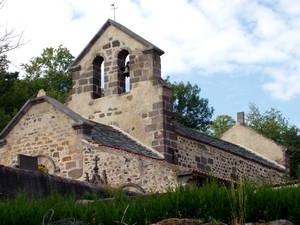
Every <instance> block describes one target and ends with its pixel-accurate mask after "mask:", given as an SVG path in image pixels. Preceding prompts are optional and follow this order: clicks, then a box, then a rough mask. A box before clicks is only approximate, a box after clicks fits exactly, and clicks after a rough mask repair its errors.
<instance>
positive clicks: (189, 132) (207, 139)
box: [173, 122, 285, 171]
mask: <svg viewBox="0 0 300 225" xmlns="http://www.w3.org/2000/svg"><path fill="white" fill-rule="evenodd" d="M173 126H174V129H175V132H177V133H178V134H181V135H182V136H185V137H187V138H191V139H194V140H196V141H200V142H202V143H206V144H209V145H211V146H214V147H216V148H220V149H223V150H225V151H227V152H230V153H233V154H235V155H239V156H242V157H244V158H247V159H249V160H253V161H256V162H259V163H261V164H264V165H266V166H269V167H272V168H274V169H277V170H280V171H284V170H285V169H284V168H283V167H281V166H279V165H278V164H276V163H273V162H271V161H269V160H266V159H264V158H262V157H260V156H259V155H257V154H254V153H253V152H251V151H249V150H247V149H245V148H242V147H240V146H238V145H235V144H232V143H230V142H227V141H224V140H222V139H219V138H214V137H212V136H210V135H207V134H204V133H202V132H199V131H197V130H194V129H192V128H189V127H186V126H184V125H181V124H178V123H176V122H173Z"/></svg>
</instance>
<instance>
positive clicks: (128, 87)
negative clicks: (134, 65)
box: [123, 55, 130, 92]
mask: <svg viewBox="0 0 300 225" xmlns="http://www.w3.org/2000/svg"><path fill="white" fill-rule="evenodd" d="M126 67H127V69H126ZM125 69H126V71H124V72H126V73H127V72H128V76H127V75H126V76H125V92H130V76H129V69H130V67H129V55H127V57H126V58H125ZM125 69H124V70H125ZM123 75H124V73H123Z"/></svg>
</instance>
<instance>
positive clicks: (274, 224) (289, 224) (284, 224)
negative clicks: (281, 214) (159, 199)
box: [269, 220, 294, 225]
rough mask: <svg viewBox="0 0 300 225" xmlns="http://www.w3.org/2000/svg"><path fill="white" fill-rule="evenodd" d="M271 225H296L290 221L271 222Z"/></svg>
mask: <svg viewBox="0 0 300 225" xmlns="http://www.w3.org/2000/svg"><path fill="white" fill-rule="evenodd" d="M269 225H294V224H293V223H292V222H291V221H288V220H275V221H271V222H270V223H269Z"/></svg>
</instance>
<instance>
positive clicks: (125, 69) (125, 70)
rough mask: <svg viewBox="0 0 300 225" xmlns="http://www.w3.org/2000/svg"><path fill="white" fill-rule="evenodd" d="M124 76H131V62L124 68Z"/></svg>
mask: <svg viewBox="0 0 300 225" xmlns="http://www.w3.org/2000/svg"><path fill="white" fill-rule="evenodd" d="M123 76H124V77H129V62H128V63H127V64H126V66H125V67H124V70H123Z"/></svg>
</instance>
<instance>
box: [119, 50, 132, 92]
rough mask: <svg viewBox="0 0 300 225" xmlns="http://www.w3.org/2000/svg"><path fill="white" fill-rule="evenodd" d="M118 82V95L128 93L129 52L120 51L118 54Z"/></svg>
mask: <svg viewBox="0 0 300 225" xmlns="http://www.w3.org/2000/svg"><path fill="white" fill-rule="evenodd" d="M118 67H119V72H118V81H119V93H124V92H129V91H130V65H129V52H128V51H127V50H122V51H120V52H119V54H118Z"/></svg>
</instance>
